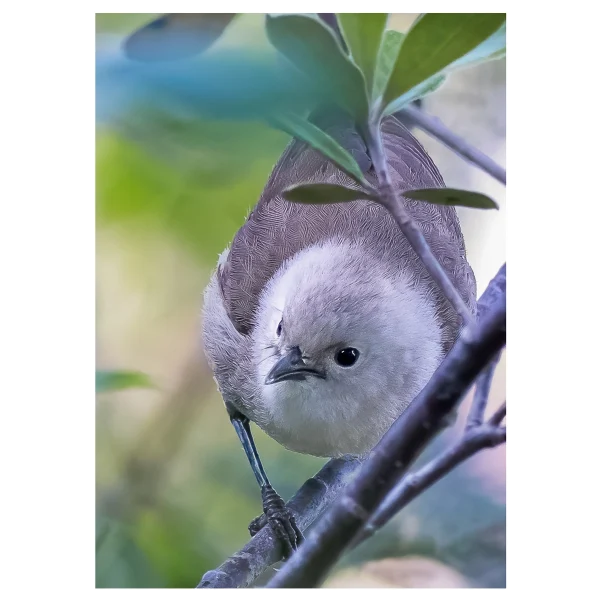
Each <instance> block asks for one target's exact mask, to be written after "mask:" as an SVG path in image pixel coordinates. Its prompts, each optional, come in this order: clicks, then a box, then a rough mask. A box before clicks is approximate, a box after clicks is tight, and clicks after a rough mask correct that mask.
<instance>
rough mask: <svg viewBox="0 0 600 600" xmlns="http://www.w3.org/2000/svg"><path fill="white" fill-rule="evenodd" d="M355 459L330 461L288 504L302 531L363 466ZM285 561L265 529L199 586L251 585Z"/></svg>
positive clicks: (277, 545) (269, 533)
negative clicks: (264, 572) (274, 566)
mask: <svg viewBox="0 0 600 600" xmlns="http://www.w3.org/2000/svg"><path fill="white" fill-rule="evenodd" d="M359 464H360V461H359V460H358V459H354V458H347V459H333V460H330V461H329V462H328V463H327V464H326V465H325V466H324V467H323V468H322V469H321V470H320V471H319V472H318V473H317V474H316V475H315V476H314V477H312V478H311V479H309V480H308V481H306V483H305V484H304V485H303V486H302V487H301V488H300V489H299V490H298V492H296V494H295V496H294V497H293V498H292V499H291V500H290V502H289V503H288V507H289V508H290V509H291V510H292V511H293V513H294V515H295V517H296V522H297V523H298V526H299V527H300V529H301V530H302V531H304V530H306V528H307V527H308V526H309V525H311V524H312V523H313V522H314V521H315V520H316V519H317V517H319V515H320V514H321V513H322V512H323V511H324V510H325V508H327V506H328V505H329V504H330V503H331V502H332V501H333V500H334V499H335V498H336V496H337V495H338V494H339V492H340V491H341V490H342V488H344V486H345V485H347V483H348V480H349V479H350V478H351V476H352V475H353V473H354V472H355V471H356V469H357V467H358V466H359ZM281 558H282V555H281V548H280V545H279V542H278V541H277V540H276V539H275V537H274V535H273V533H272V532H271V528H270V527H263V529H261V530H260V531H259V532H258V533H257V534H256V535H255V536H254V537H253V538H252V539H251V540H250V541H249V542H248V543H247V544H246V545H245V546H244V547H243V548H242V549H241V550H240V551H239V552H236V553H235V554H234V555H233V556H231V557H230V558H228V559H227V560H226V561H225V562H224V563H223V564H222V565H221V566H220V567H218V568H217V569H214V570H212V571H208V572H207V573H205V575H204V577H202V581H201V582H200V583H199V584H198V586H197V587H199V588H202V587H207V588H237V587H247V586H248V585H250V584H251V583H252V582H253V581H254V580H255V579H256V578H257V577H258V576H259V575H260V574H261V573H262V572H263V571H264V570H265V569H266V568H267V567H269V566H270V565H273V564H275V563H276V562H278V561H280V560H281Z"/></svg>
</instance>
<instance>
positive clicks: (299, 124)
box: [270, 113, 371, 188]
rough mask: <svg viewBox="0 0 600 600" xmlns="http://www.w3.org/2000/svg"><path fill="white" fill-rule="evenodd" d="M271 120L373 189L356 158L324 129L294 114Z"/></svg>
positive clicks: (276, 125)
mask: <svg viewBox="0 0 600 600" xmlns="http://www.w3.org/2000/svg"><path fill="white" fill-rule="evenodd" d="M270 120H271V122H272V123H273V125H274V126H275V127H277V128H278V129H281V130H282V131H285V132H286V133H289V134H290V135H292V136H294V137H295V138H297V139H299V140H302V141H303V142H306V143H307V144H308V145H309V146H311V147H312V148H314V149H315V150H318V151H319V152H320V153H321V154H323V156H325V157H326V158H328V159H329V160H331V161H332V162H333V163H335V164H336V165H337V166H338V167H339V168H340V169H341V170H342V171H343V172H344V173H346V175H348V176H349V177H351V178H352V179H353V180H354V181H356V182H357V183H359V184H361V185H362V186H364V187H366V188H371V185H370V184H369V182H368V181H367V180H366V179H365V176H364V175H363V173H362V171H361V170H360V167H359V166H358V163H357V162H356V161H355V160H354V157H353V156H352V155H351V154H350V153H349V152H348V151H347V150H346V149H344V148H342V146H340V145H339V144H338V143H337V142H336V141H335V140H334V139H333V138H332V137H331V136H329V135H328V134H327V133H325V132H324V131H323V130H322V129H319V128H318V127H317V126H316V125H313V124H312V123H311V122H310V121H307V120H306V119H304V118H302V117H299V116H298V115H295V114H293V113H288V114H285V115H283V114H282V115H275V116H273V117H271V119H270Z"/></svg>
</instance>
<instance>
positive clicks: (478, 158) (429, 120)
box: [399, 106, 506, 185]
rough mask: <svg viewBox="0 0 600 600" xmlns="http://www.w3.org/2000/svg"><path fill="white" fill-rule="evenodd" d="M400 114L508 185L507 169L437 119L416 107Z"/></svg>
mask: <svg viewBox="0 0 600 600" xmlns="http://www.w3.org/2000/svg"><path fill="white" fill-rule="evenodd" d="M399 114H402V117H403V120H408V121H409V122H411V123H412V124H413V125H414V126H415V127H418V128H419V129H422V130H423V131H424V132H425V133H427V134H429V135H430V136H431V137H433V138H435V139H436V140H439V141H440V142H442V144H444V145H445V146H447V147H448V148H450V150H452V151H454V152H456V154H458V155H459V156H462V158H464V159H465V160H466V161H468V162H470V163H471V164H473V165H475V166H476V167H479V168H480V169H481V170H482V171H485V172H486V173H487V174H488V175H491V176H492V177H493V178H494V179H496V180H497V181H499V182H500V183H502V184H503V185H506V169H504V168H502V167H501V166H500V165H499V164H498V163H497V162H495V161H493V160H492V159H491V158H490V157H489V156H487V154H484V153H483V152H481V150H478V149H477V148H475V146H472V145H471V144H469V143H468V142H467V141H465V140H464V139H463V138H461V137H460V136H458V135H456V134H455V133H454V132H453V131H451V130H450V129H448V128H447V127H446V126H445V125H444V124H443V123H442V122H441V121H440V120H439V119H438V118H437V117H433V116H431V115H428V114H427V113H425V112H423V111H422V110H420V109H418V108H417V107H415V106H407V107H406V108H404V109H403V110H402V111H400V113H399Z"/></svg>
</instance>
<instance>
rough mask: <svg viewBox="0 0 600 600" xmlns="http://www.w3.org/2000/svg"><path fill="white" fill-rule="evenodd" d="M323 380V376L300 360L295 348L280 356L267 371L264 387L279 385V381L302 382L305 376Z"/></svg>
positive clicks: (299, 354) (300, 354)
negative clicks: (273, 384)
mask: <svg viewBox="0 0 600 600" xmlns="http://www.w3.org/2000/svg"><path fill="white" fill-rule="evenodd" d="M309 375H312V376H313V377H319V378H320V379H325V374H324V373H322V372H321V371H317V370H316V369H311V368H310V367H308V366H307V365H306V363H305V362H304V360H303V359H302V353H301V352H300V348H298V347H297V346H296V347H294V348H291V349H290V351H289V352H288V353H287V354H285V355H284V356H282V357H281V358H280V359H279V361H278V362H277V363H276V364H275V366H274V367H273V368H272V369H271V370H270V371H269V374H268V375H267V377H266V379H265V385H270V384H272V383H279V382H280V381H304V380H305V379H306V377H307V376H309Z"/></svg>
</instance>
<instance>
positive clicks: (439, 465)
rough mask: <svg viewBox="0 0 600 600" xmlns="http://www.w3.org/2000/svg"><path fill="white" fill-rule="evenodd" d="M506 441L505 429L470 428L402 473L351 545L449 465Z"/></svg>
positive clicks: (398, 510)
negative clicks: (424, 461)
mask: <svg viewBox="0 0 600 600" xmlns="http://www.w3.org/2000/svg"><path fill="white" fill-rule="evenodd" d="M505 441H506V430H505V429H504V428H500V427H495V426H492V424H491V422H490V424H486V425H480V426H479V427H477V428H475V429H471V430H470V431H469V432H468V433H467V434H466V435H465V436H464V437H462V438H461V439H460V440H459V441H458V442H456V443H455V444H454V445H453V446H451V447H450V448H449V449H448V450H446V451H445V452H443V453H442V454H440V455H439V456H437V457H436V458H434V459H433V460H432V461H431V462H429V463H427V464H426V465H425V466H424V467H423V468H421V469H419V470H418V471H416V472H415V473H409V474H408V475H406V476H405V477H404V478H403V479H402V480H401V481H400V483H399V484H398V485H397V486H396V487H395V488H394V489H393V490H392V491H391V492H390V493H389V494H388V495H387V496H386V498H385V500H384V501H383V503H382V504H381V505H380V506H379V508H378V509H377V512H376V513H375V514H374V515H373V517H372V518H371V519H370V520H369V522H368V523H367V525H366V526H365V528H364V529H363V531H362V532H361V534H360V536H359V537H358V538H357V539H356V541H355V542H354V544H353V545H357V544H358V543H360V542H363V541H364V540H366V539H367V538H369V537H371V535H373V534H374V533H375V532H376V531H377V530H379V529H381V527H383V526H384V525H386V524H387V523H388V521H389V520H390V519H391V518H392V517H394V516H395V515H396V514H397V513H398V512H400V510H402V509H403V508H404V507H405V506H406V505H407V504H408V503H409V502H410V501H411V500H413V499H414V498H416V497H417V496H419V495H420V494H422V493H423V492H424V491H425V490H426V489H428V488H430V487H431V486H432V485H433V484H434V483H436V482H437V481H439V480H440V479H442V477H444V476H445V475H447V474H448V473H449V472H450V471H452V469H454V468H455V467H456V466H458V465H459V464H461V463H463V462H464V461H465V460H467V459H468V458H470V457H471V456H473V455H474V454H477V452H479V451H480V450H483V449H484V448H494V447H495V446H498V445H499V444H503V443H504V442H505Z"/></svg>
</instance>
